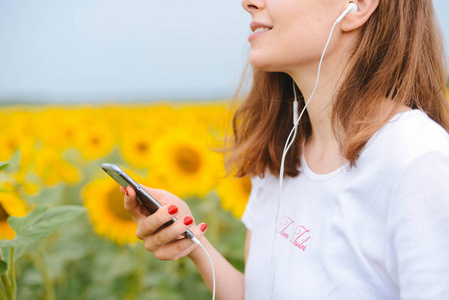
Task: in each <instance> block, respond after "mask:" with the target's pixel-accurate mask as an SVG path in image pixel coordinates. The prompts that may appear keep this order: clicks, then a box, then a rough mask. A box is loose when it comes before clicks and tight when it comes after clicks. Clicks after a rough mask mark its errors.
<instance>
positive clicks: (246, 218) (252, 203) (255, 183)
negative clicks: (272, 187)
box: [242, 177, 261, 230]
mask: <svg viewBox="0 0 449 300" xmlns="http://www.w3.org/2000/svg"><path fill="white" fill-rule="evenodd" d="M260 181H261V179H260V178H259V177H252V178H251V193H250V195H249V199H248V204H246V208H245V211H244V213H243V216H242V222H243V224H244V225H245V226H246V229H248V230H252V228H253V223H254V218H255V214H256V206H257V202H258V198H259V195H260V193H261V191H260V185H261V183H260Z"/></svg>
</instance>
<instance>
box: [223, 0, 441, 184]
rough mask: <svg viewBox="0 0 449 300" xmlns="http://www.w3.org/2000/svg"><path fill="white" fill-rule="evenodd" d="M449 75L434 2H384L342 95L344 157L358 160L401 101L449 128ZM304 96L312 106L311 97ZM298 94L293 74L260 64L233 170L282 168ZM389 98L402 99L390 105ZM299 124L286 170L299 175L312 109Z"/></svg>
mask: <svg viewBox="0 0 449 300" xmlns="http://www.w3.org/2000/svg"><path fill="white" fill-rule="evenodd" d="M446 76H447V69H446V62H445V53H444V48H443V39H442V35H441V32H440V29H439V26H438V24H437V21H436V18H435V14H434V9H433V4H432V1H431V0H395V1H385V0H380V3H379V6H378V7H377V9H376V11H375V12H374V13H373V14H372V15H371V17H370V18H369V20H368V21H367V22H366V23H365V24H364V26H363V28H362V29H361V32H360V35H359V40H358V42H357V43H356V46H355V48H354V49H353V53H352V55H351V58H350V60H349V62H348V65H347V73H346V77H345V79H344V80H343V83H342V85H341V86H340V89H339V90H338V91H337V92H336V95H335V97H334V102H333V112H332V122H333V125H334V128H339V129H342V130H341V132H342V134H341V136H336V137H337V138H338V140H339V142H340V151H341V153H342V155H343V156H344V157H345V158H346V159H347V160H348V161H349V162H350V163H351V165H355V163H356V160H357V158H358V156H359V155H360V152H361V150H362V149H363V147H364V146H365V144H366V143H367V142H368V140H369V139H370V138H371V136H372V135H373V134H374V133H375V132H376V131H377V130H379V128H380V127H382V126H383V125H384V124H385V123H386V122H388V120H389V119H390V118H391V117H392V116H393V115H394V113H395V109H396V108H398V107H399V106H401V105H406V106H408V107H411V108H417V109H420V110H422V111H423V112H425V113H426V114H427V115H428V116H429V117H430V118H431V119H433V120H434V121H435V122H437V123H439V124H440V125H441V126H442V127H443V128H444V129H445V130H446V131H448V132H449V105H448V101H447V99H446V96H445V92H444V90H445V85H446ZM299 98H300V99H298V100H299V102H300V103H301V104H300V106H301V105H302V106H304V99H303V97H302V96H300V97H299ZM292 99H293V91H292V79H291V77H290V76H289V75H287V74H285V73H279V72H264V71H259V70H254V74H253V83H252V88H251V90H250V92H249V94H248V95H247V96H246V98H245V100H244V101H243V102H242V103H240V104H239V107H238V109H237V111H236V113H235V114H234V117H233V123H232V126H233V136H232V138H231V141H232V143H231V146H230V147H228V148H227V150H228V152H227V153H228V155H227V157H226V165H227V166H228V168H229V170H232V171H233V173H234V174H236V175H237V176H244V175H250V176H256V175H259V176H263V175H264V174H265V172H266V171H269V172H270V173H272V174H273V175H276V176H277V175H278V174H279V170H280V164H281V157H282V151H283V147H284V144H285V141H286V139H287V135H288V133H289V131H290V129H291V128H292V124H293V121H292V113H293V112H292V105H291V102H292ZM385 99H389V100H391V101H389V102H390V103H394V104H395V105H394V106H393V107H389V108H388V109H387V110H385V109H382V107H383V106H384V103H385ZM300 108H301V107H300ZM298 130H299V131H298V135H297V137H296V140H295V143H294V145H293V146H292V148H291V149H290V151H289V153H288V156H287V158H286V163H285V174H286V176H296V175H298V174H299V171H298V167H299V166H300V157H301V154H302V147H301V145H302V144H303V143H304V141H306V139H307V138H309V137H310V136H311V134H312V129H311V124H310V121H309V118H308V115H307V113H305V114H304V116H303V117H302V119H301V122H300V124H299V128H298ZM335 133H337V132H335ZM228 146H229V143H228Z"/></svg>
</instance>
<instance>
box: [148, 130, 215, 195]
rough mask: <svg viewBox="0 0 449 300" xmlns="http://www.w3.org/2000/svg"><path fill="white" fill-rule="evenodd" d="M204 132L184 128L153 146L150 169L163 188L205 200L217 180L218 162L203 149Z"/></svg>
mask: <svg viewBox="0 0 449 300" xmlns="http://www.w3.org/2000/svg"><path fill="white" fill-rule="evenodd" d="M205 132H206V129H204V128H202V127H199V128H198V127H195V126H192V124H185V126H184V127H183V128H173V130H172V131H171V132H169V133H167V134H165V135H164V136H161V137H160V138H159V139H158V140H156V141H155V142H154V145H153V149H154V154H153V156H152V157H151V158H152V161H153V163H152V165H153V166H155V169H153V170H149V172H157V173H158V174H160V177H161V178H162V180H163V181H164V182H165V183H166V186H164V187H163V188H165V189H167V190H169V191H171V192H172V193H174V194H176V195H178V196H179V197H186V196H200V197H201V196H204V195H206V194H207V193H208V192H209V191H211V190H212V189H213V187H214V185H215V183H216V179H217V177H218V175H217V170H219V168H218V166H219V165H220V158H219V157H218V156H216V155H215V154H214V153H212V152H211V151H210V150H209V149H208V148H207V145H206V142H205V140H206V138H205Z"/></svg>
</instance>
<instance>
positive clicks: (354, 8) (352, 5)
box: [335, 2, 357, 24]
mask: <svg viewBox="0 0 449 300" xmlns="http://www.w3.org/2000/svg"><path fill="white" fill-rule="evenodd" d="M356 11H357V4H355V3H354V2H350V3H349V5H348V7H347V8H346V9H345V11H344V12H343V13H342V14H341V15H340V16H339V17H338V18H337V20H336V21H335V24H338V23H340V21H341V20H342V19H343V18H344V17H345V16H346V15H347V14H349V13H352V12H356Z"/></svg>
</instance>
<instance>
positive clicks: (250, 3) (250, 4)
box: [242, 0, 265, 14]
mask: <svg viewBox="0 0 449 300" xmlns="http://www.w3.org/2000/svg"><path fill="white" fill-rule="evenodd" d="M242 7H243V9H244V10H246V11H247V12H249V13H250V14H252V13H253V12H255V11H258V10H260V9H263V8H265V0H242Z"/></svg>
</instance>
